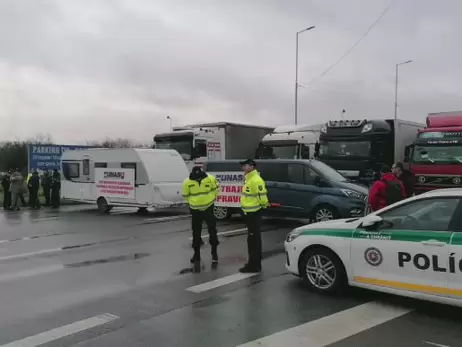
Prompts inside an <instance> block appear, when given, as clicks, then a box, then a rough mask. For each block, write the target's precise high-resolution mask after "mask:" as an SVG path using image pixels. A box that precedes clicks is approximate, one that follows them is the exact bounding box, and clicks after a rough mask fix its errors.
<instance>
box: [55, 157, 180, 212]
mask: <svg viewBox="0 0 462 347" xmlns="http://www.w3.org/2000/svg"><path fill="white" fill-rule="evenodd" d="M61 172H62V174H61V177H62V180H61V198H62V199H67V200H72V201H78V202H83V203H89V204H95V203H96V204H97V205H98V209H99V210H100V211H101V212H103V213H108V212H109V211H110V210H111V209H112V207H114V206H125V207H137V208H138V209H139V211H146V210H147V209H148V208H150V207H153V208H167V207H173V206H180V205H184V200H183V197H182V194H181V192H182V185H183V181H184V180H185V179H186V178H187V177H188V175H189V172H188V169H187V168H186V164H185V162H184V160H183V158H182V157H181V156H180V155H179V154H178V152H177V151H175V150H169V149H133V148H123V149H104V148H93V149H87V150H79V151H67V152H64V153H63V156H62V159H61Z"/></svg>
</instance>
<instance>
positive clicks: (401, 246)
mask: <svg viewBox="0 0 462 347" xmlns="http://www.w3.org/2000/svg"><path fill="white" fill-rule="evenodd" d="M459 203H460V200H459V199H458V198H452V197H427V198H423V199H419V200H412V201H409V202H404V203H403V204H400V205H398V206H396V207H395V208H391V209H389V210H386V211H384V212H382V213H378V214H377V215H378V216H380V217H381V218H382V219H383V222H382V223H380V225H378V226H377V227H376V228H375V229H374V230H370V229H369V230H365V229H364V228H361V227H360V228H358V229H357V230H356V231H355V232H354V233H353V240H352V243H351V245H352V246H351V247H352V248H351V259H352V273H353V281H354V282H356V283H358V284H363V285H375V286H380V287H387V288H391V289H398V290H406V291H416V292H420V293H427V294H435V295H443V296H444V295H445V293H446V286H447V278H448V266H449V265H450V264H449V260H448V257H449V243H450V240H451V236H452V230H453V229H454V225H455V224H454V221H455V218H454V216H455V215H456V213H455V211H456V210H457V209H458V206H459Z"/></svg>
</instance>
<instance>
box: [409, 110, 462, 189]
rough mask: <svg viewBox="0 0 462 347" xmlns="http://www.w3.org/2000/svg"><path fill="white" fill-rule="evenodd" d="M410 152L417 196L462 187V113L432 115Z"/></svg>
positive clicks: (420, 131)
mask: <svg viewBox="0 0 462 347" xmlns="http://www.w3.org/2000/svg"><path fill="white" fill-rule="evenodd" d="M407 152H408V153H409V156H408V159H409V168H410V170H411V171H412V172H413V173H414V175H415V177H416V182H415V191H416V194H419V193H424V192H426V191H429V190H433V189H439V188H456V187H462V111H457V112H442V113H430V114H429V115H428V116H427V127H426V128H424V129H420V130H419V131H418V133H417V139H416V141H415V142H414V144H413V145H412V148H410V149H409V150H407Z"/></svg>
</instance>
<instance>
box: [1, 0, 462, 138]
mask: <svg viewBox="0 0 462 347" xmlns="http://www.w3.org/2000/svg"><path fill="white" fill-rule="evenodd" d="M389 4H390V0H387V1H385V0H348V1H345V0H227V1H225V0H195V1H191V0H0V120H1V127H0V140H1V139H13V138H26V137H30V136H33V135H35V134H37V133H48V134H50V135H51V136H52V137H53V139H54V140H55V142H60V143H83V142H84V141H85V140H87V139H101V138H104V137H106V136H109V137H128V138H132V139H136V140H139V141H150V140H151V139H152V136H153V135H154V134H155V133H157V132H162V131H167V130H168V128H169V122H168V120H166V116H170V117H172V119H173V123H174V125H183V124H187V123H191V122H197V121H217V120H222V121H226V120H227V121H234V122H245V123H253V124H265V125H279V124H290V123H292V122H293V108H294V76H295V32H296V31H298V30H301V29H303V28H304V27H307V26H310V25H316V29H314V30H312V31H309V32H306V33H303V34H302V35H301V36H300V70H299V81H300V83H301V84H305V83H308V82H309V81H310V80H312V79H313V78H314V77H316V76H318V75H319V74H320V73H321V72H322V71H323V70H325V69H326V68H327V67H328V66H329V65H330V64H331V63H333V62H335V61H336V60H337V59H338V58H339V57H340V56H341V55H342V54H343V53H344V52H345V51H347V50H348V49H349V48H350V47H351V46H352V45H353V44H354V43H355V42H356V41H357V40H358V39H359V38H360V37H361V36H362V35H363V34H364V32H365V31H366V29H367V28H368V27H369V26H370V25H371V24H372V22H374V20H376V19H377V17H378V16H379V15H380V13H381V12H382V11H383V10H384V9H385V8H386V7H387V6H388V5H389ZM461 16H462V1H460V0H440V1H435V0H418V1H417V0H396V1H395V2H394V5H393V6H392V8H391V9H390V10H389V11H388V12H387V14H386V15H385V17H384V18H383V19H382V20H381V22H380V23H379V24H378V25H377V26H376V27H375V28H374V29H373V30H372V31H371V32H370V33H369V34H368V36H367V37H366V38H365V39H364V41H362V42H361V44H360V45H359V46H357V48H356V49H355V50H354V51H353V52H352V53H351V54H350V55H349V56H348V57H347V58H346V59H344V60H343V61H342V62H341V63H340V64H339V65H338V66H337V67H336V68H335V69H334V70H332V71H331V72H330V73H329V74H327V75H326V76H324V77H322V78H319V79H317V80H316V81H315V82H314V83H312V84H311V85H309V86H308V87H306V88H301V89H300V91H299V92H300V94H299V123H320V122H323V121H326V120H327V119H338V118H339V117H340V113H341V110H342V109H346V117H347V118H355V119H356V118H387V117H393V98H394V76H395V64H396V63H399V62H402V61H405V60H409V59H412V60H414V61H415V62H414V63H412V64H408V65H405V66H402V68H401V69H400V92H399V96H400V109H399V115H400V118H403V119H409V120H415V121H424V119H425V116H426V114H427V113H429V112H435V111H449V110H459V109H460V110H462V60H461V57H462V45H461V44H460V42H461V38H462V21H461V20H460V18H461Z"/></svg>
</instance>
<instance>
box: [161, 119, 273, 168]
mask: <svg viewBox="0 0 462 347" xmlns="http://www.w3.org/2000/svg"><path fill="white" fill-rule="evenodd" d="M273 130H274V127H268V126H258V125H248V124H238V123H229V122H218V123H203V124H192V125H186V126H181V127H174V128H173V129H172V131H171V132H169V133H162V134H157V135H155V136H154V146H155V148H157V149H174V150H176V151H177V152H178V153H180V155H181V156H182V157H183V159H184V161H185V162H186V166H187V167H188V169H189V170H191V169H192V167H193V166H195V165H202V164H203V163H204V161H206V160H226V159H243V158H253V157H254V156H255V153H256V152H257V149H258V147H259V145H260V141H261V139H262V138H263V137H264V136H265V135H266V134H268V133H270V132H272V131H273Z"/></svg>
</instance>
